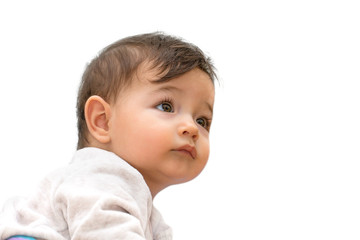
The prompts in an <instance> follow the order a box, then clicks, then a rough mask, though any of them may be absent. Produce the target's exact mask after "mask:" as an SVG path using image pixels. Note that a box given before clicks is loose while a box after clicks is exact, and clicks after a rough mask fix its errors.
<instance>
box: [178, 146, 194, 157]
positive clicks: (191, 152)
mask: <svg viewBox="0 0 360 240" xmlns="http://www.w3.org/2000/svg"><path fill="white" fill-rule="evenodd" d="M174 151H178V152H182V153H185V154H187V155H189V156H191V158H192V159H195V158H196V156H197V151H196V148H195V147H193V146H191V145H184V146H182V147H179V148H177V149H174Z"/></svg>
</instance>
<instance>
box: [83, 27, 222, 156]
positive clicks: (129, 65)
mask: <svg viewBox="0 0 360 240" xmlns="http://www.w3.org/2000/svg"><path fill="white" fill-rule="evenodd" d="M145 62H147V63H150V65H151V68H152V69H155V70H156V71H158V74H159V76H161V77H160V79H159V80H158V81H168V80H171V79H172V78H175V77H177V76H180V75H182V74H184V73H186V72H188V71H190V70H192V69H194V68H196V67H198V68H200V69H201V70H203V71H204V72H205V73H207V74H208V75H209V77H210V79H211V80H212V82H214V80H215V79H216V78H217V77H216V73H215V68H214V66H213V64H212V62H211V59H210V58H209V57H207V56H205V54H204V53H203V52H202V51H201V50H200V49H199V48H198V47H197V46H195V45H193V44H191V43H188V42H185V41H184V40H182V39H180V38H178V37H174V36H169V35H166V34H163V33H161V32H155V33H148V34H141V35H135V36H131V37H127V38H123V39H121V40H119V41H117V42H115V43H113V44H111V45H109V46H108V47H106V48H104V49H103V50H102V51H101V52H100V54H99V55H98V56H97V57H95V58H94V59H93V60H92V61H91V62H90V64H89V65H88V66H87V67H86V69H85V72H84V74H83V76H82V80H81V84H80V88H79V92H78V99H77V118H78V138H79V139H78V146H77V148H78V149H81V148H84V147H86V146H87V144H88V139H87V134H88V129H87V125H86V121H85V116H84V108H85V103H86V101H87V100H88V99H89V97H91V96H93V95H98V96H100V97H102V98H103V99H104V100H105V101H115V100H116V98H117V97H118V95H119V93H120V91H121V90H123V89H124V88H126V87H127V86H129V85H130V84H131V82H132V81H131V80H132V78H133V76H134V74H135V73H136V71H137V70H138V68H139V66H140V64H142V63H145Z"/></svg>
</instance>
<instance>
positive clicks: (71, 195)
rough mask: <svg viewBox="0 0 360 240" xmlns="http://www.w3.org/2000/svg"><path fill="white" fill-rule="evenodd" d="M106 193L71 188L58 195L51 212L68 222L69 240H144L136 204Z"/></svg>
mask: <svg viewBox="0 0 360 240" xmlns="http://www.w3.org/2000/svg"><path fill="white" fill-rule="evenodd" d="M104 188H105V189H106V186H104ZM105 189H99V187H95V188H94V187H84V186H79V185H76V184H75V185H74V184H71V186H64V187H61V188H60V189H59V190H58V191H57V193H56V195H55V201H54V202H55V204H54V208H58V209H57V211H60V212H61V213H62V215H63V218H64V220H65V222H67V224H68V231H69V235H70V239H72V240H95V239H96V240H98V239H109V240H116V239H119V240H120V239H129V240H132V239H134V240H144V239H146V238H145V230H144V227H146V226H143V224H142V223H141V220H140V219H141V211H139V208H138V206H137V204H136V201H134V199H132V197H131V196H130V195H128V194H127V193H126V192H121V191H119V190H118V192H117V194H116V195H114V194H109V193H108V192H109V191H105ZM119 195H121V196H119Z"/></svg>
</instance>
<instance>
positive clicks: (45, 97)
mask: <svg viewBox="0 0 360 240" xmlns="http://www.w3.org/2000/svg"><path fill="white" fill-rule="evenodd" d="M357 2H358V1H347V0H342V1H340V0H339V1H325V0H324V1H319V0H312V1H310V0H304V1H285V0H283V1H279V0H276V1H265V0H263V1H259V0H254V1H210V0H207V1H177V2H176V3H175V2H173V1H165V0H164V1H145V0H144V1H57V2H55V1H25V0H23V1H6V2H5V1H2V2H1V3H0V26H1V28H0V29H1V37H0V92H1V94H0V104H1V105H0V106H1V112H0V126H1V137H0V148H1V151H0V189H1V191H0V203H3V202H4V201H5V200H6V199H7V198H9V197H10V196H13V195H19V194H26V193H29V192H30V189H31V187H34V186H35V185H36V184H37V183H38V182H39V180H40V179H41V178H42V177H43V176H45V175H46V174H47V173H48V172H50V171H51V170H53V169H54V168H57V167H60V166H63V165H65V164H67V163H68V162H69V161H70V159H71V157H72V155H73V153H74V151H75V146H76V141H77V135H76V117H75V101H76V91H77V87H78V84H79V80H80V77H81V75H82V72H83V70H84V67H85V65H86V63H87V62H89V61H90V60H91V59H92V58H93V57H94V56H95V55H96V54H97V52H98V51H99V50H100V49H102V48H103V47H105V46H106V45H108V44H110V43H112V42H114V41H115V40H118V39H119V38H122V37H125V36H129V35H133V34H138V33H144V32H152V31H157V30H161V31H165V32H167V33H169V34H174V35H178V36H181V37H183V38H185V39H187V40H189V41H190V42H193V43H195V44H197V45H198V46H200V47H201V48H202V49H203V50H204V51H205V52H206V53H208V54H209V55H210V56H211V57H212V58H213V59H214V62H215V65H216V66H217V69H218V75H219V76H220V80H221V84H220V86H218V87H217V99H216V106H215V119H214V123H213V127H212V132H211V141H212V143H211V145H212V149H211V156H210V160H209V164H208V166H207V168H206V169H205V170H204V172H203V173H202V174H201V175H200V177H199V178H197V179H196V180H194V181H192V182H190V183H186V184H183V185H179V186H174V187H170V188H168V189H166V190H164V191H163V192H162V193H160V194H159V195H158V196H157V197H156V199H155V205H156V206H157V207H158V208H159V209H160V210H161V212H162V214H163V216H164V217H165V219H166V220H167V222H168V223H169V224H170V225H172V227H173V229H174V234H175V238H174V239H175V240H180V239H187V240H191V239H194V240H195V239H196V240H198V239H256V240H260V239H261V240H262V239H276V240H279V239H284V240H285V239H286V240H288V239H314V240H315V239H316V240H318V239H347V240H349V239H359V238H360V153H359V150H360V147H359V146H360V145H359V144H360V44H359V43H360V14H359V12H360V7H359V4H358V3H357Z"/></svg>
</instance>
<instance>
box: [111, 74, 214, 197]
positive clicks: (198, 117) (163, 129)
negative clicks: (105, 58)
mask: <svg viewBox="0 0 360 240" xmlns="http://www.w3.org/2000/svg"><path fill="white" fill-rule="evenodd" d="M142 75H143V76H139V78H140V79H138V80H134V82H133V83H132V85H131V86H130V87H129V88H128V89H127V90H125V92H124V93H122V94H120V97H119V98H118V100H117V101H116V102H115V103H114V104H113V105H112V106H111V118H110V122H109V129H110V138H111V142H110V145H111V149H110V150H111V151H112V152H114V153H115V154H117V155H118V156H120V157H121V158H123V159H124V160H126V161H127V162H128V163H129V164H131V165H132V166H133V167H135V168H136V169H137V170H138V171H139V172H141V173H142V175H143V176H144V178H145V181H146V182H147V184H148V185H149V187H150V190H152V189H151V188H152V187H153V188H154V191H156V190H155V188H161V189H162V188H164V187H166V186H169V185H172V184H176V183H182V182H186V181H189V180H191V179H193V178H194V177H196V176H197V175H198V174H199V173H200V172H201V171H202V170H203V168H204V167H205V165H206V162H207V160H208V157H209V129H210V124H211V119H212V108H213V104H214V85H213V83H212V81H211V80H210V78H209V76H208V75H207V74H206V73H204V72H203V71H201V70H200V69H197V68H196V69H194V70H191V71H190V72H187V73H185V74H184V75H181V76H180V77H177V78H174V79H172V80H170V81H167V82H162V83H158V82H154V81H152V80H151V79H154V76H151V74H150V73H148V74H142ZM152 192H153V190H152Z"/></svg>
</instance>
